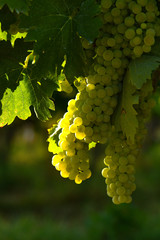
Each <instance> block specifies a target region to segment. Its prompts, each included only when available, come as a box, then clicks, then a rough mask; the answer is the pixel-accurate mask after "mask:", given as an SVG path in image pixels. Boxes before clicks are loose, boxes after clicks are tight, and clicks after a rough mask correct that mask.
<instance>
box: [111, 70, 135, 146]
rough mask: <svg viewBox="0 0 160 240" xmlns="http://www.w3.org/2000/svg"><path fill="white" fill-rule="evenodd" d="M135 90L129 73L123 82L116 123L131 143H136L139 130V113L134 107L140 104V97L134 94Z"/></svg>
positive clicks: (117, 127)
mask: <svg viewBox="0 0 160 240" xmlns="http://www.w3.org/2000/svg"><path fill="white" fill-rule="evenodd" d="M135 90H136V88H135V87H134V86H133V85H132V84H131V79H130V74H129V72H128V71H127V73H126V75H125V78H124V82H123V91H122V95H121V101H120V103H119V106H118V109H117V112H116V116H115V120H114V122H115V127H116V129H117V130H118V131H119V130H122V131H123V133H124V134H125V135H126V137H127V139H130V141H131V142H134V137H135V134H136V130H137V128H138V120H137V117H136V115H137V112H136V110H135V109H134V107H133V105H134V104H138V102H139V97H138V95H135V94H134V93H135Z"/></svg>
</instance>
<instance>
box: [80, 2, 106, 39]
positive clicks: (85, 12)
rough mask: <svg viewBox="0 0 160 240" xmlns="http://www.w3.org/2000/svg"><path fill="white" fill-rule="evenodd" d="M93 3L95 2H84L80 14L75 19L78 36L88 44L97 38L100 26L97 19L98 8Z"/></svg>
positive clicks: (99, 21)
mask: <svg viewBox="0 0 160 240" xmlns="http://www.w3.org/2000/svg"><path fill="white" fill-rule="evenodd" d="M95 2H96V1H95V0H86V1H84V2H83V3H82V5H81V8H80V12H79V14H78V15H77V17H76V20H77V29H78V32H79V34H80V35H81V36H82V37H84V38H86V39H87V40H88V41H89V42H93V41H94V39H95V38H96V37H97V36H98V33H99V29H100V27H101V25H102V22H101V20H100V18H99V17H98V14H99V13H100V6H99V5H98V4H96V3H95ZM93 30H94V31H93Z"/></svg>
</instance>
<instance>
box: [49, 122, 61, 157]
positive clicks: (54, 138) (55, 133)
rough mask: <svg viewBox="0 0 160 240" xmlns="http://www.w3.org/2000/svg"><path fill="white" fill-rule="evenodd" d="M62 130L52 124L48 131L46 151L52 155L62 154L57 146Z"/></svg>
mask: <svg viewBox="0 0 160 240" xmlns="http://www.w3.org/2000/svg"><path fill="white" fill-rule="evenodd" d="M61 131H62V129H61V128H60V126H59V125H58V126H57V124H54V125H53V126H52V128H50V129H48V132H49V134H50V136H49V138H48V139H47V141H48V142H49V145H48V151H49V152H52V153H53V154H56V153H59V152H62V149H61V148H60V147H59V146H58V141H59V134H60V133H61Z"/></svg>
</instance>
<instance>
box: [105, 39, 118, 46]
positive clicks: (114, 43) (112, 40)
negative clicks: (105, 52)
mask: <svg viewBox="0 0 160 240" xmlns="http://www.w3.org/2000/svg"><path fill="white" fill-rule="evenodd" d="M107 45H108V46H109V47H114V46H115V45H116V41H115V39H114V38H108V40H107Z"/></svg>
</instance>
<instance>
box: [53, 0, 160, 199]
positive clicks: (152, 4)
mask: <svg viewBox="0 0 160 240" xmlns="http://www.w3.org/2000/svg"><path fill="white" fill-rule="evenodd" d="M158 16H159V11H158V7H157V3H156V1H155V0H136V1H132V0H102V1H101V18H102V21H103V26H102V28H101V29H100V33H99V36H98V37H97V39H96V40H95V42H94V43H89V42H88V41H87V40H86V39H82V46H83V48H84V52H85V54H86V58H87V62H88V63H89V64H90V69H89V75H88V76H87V77H85V78H83V77H81V78H78V79H76V80H75V86H76V88H77V90H78V93H77V94H76V97H75V99H72V100H70V101H69V102H68V108H67V112H66V113H65V114H64V116H63V118H62V119H61V120H60V121H59V123H58V125H59V127H60V128H61V130H62V131H61V133H60V134H59V142H58V145H59V147H60V152H59V153H57V154H56V155H54V156H53V160H52V164H53V165H54V166H55V168H56V169H57V170H58V171H60V174H61V176H62V177H65V178H69V179H71V180H74V181H75V182H76V183H77V184H79V183H81V182H82V181H83V180H85V179H87V178H89V177H90V176H91V171H90V170H89V144H90V143H92V142H95V143H101V144H107V147H106V150H105V154H106V157H105V159H104V164H105V165H106V167H105V168H104V169H103V170H102V175H103V176H104V177H105V178H106V180H105V182H106V184H107V194H108V196H110V197H112V201H113V203H115V204H120V203H129V202H131V200H132V197H131V195H132V192H133V191H134V190H135V189H136V185H135V183H134V181H135V176H134V173H135V160H136V158H137V156H138V154H139V149H140V146H141V143H142V141H143V139H144V136H145V134H146V130H145V124H146V122H147V121H148V119H149V116H150V112H151V108H152V107H153V105H154V102H153V100H152V98H151V96H152V90H151V91H148V89H149V88H148V84H151V85H152V82H151V80H148V81H147V83H146V84H144V86H143V87H142V89H141V90H135V91H137V92H138V94H139V95H140V99H139V104H137V105H135V106H134V107H135V110H136V111H137V114H138V116H137V118H138V122H139V127H138V130H137V134H136V136H135V142H134V143H131V142H129V140H128V139H127V138H126V136H125V135H124V134H123V132H122V130H119V131H116V130H115V127H114V126H113V122H112V116H113V113H114V111H115V108H116V106H117V102H118V96H119V93H120V92H121V91H122V87H123V79H124V74H125V72H126V70H127V68H128V65H129V62H130V61H131V60H132V59H135V58H139V57H140V56H141V55H142V54H143V53H149V52H150V51H151V47H152V46H153V45H154V43H155V37H157V36H160V20H159V19H158ZM150 89H152V87H151V88H150ZM135 94H136V92H135Z"/></svg>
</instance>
